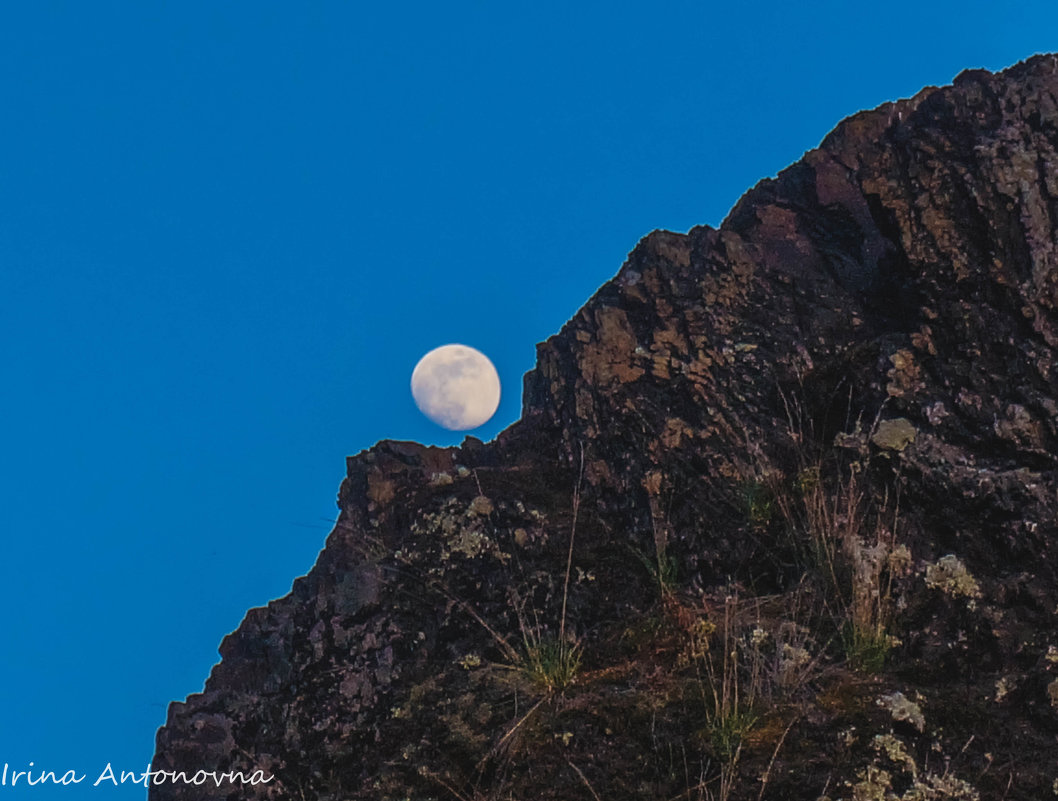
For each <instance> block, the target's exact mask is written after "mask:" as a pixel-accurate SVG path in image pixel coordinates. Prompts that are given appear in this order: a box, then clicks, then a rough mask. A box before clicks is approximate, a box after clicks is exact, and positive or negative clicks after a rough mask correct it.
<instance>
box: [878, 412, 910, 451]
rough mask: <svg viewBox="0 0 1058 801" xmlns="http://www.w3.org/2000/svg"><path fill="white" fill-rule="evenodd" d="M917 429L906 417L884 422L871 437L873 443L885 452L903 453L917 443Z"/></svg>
mask: <svg viewBox="0 0 1058 801" xmlns="http://www.w3.org/2000/svg"><path fill="white" fill-rule="evenodd" d="M917 433H918V432H917V431H915V427H914V426H913V425H911V421H910V420H908V419H907V418H906V417H897V418H896V419H895V420H882V421H881V422H880V423H878V428H877V430H876V431H875V432H874V434H873V435H872V436H871V442H873V443H874V444H875V445H877V446H878V447H879V448H882V449H883V450H889V451H902V450H904V448H906V447H907V446H908V445H910V444H911V443H912V442H914V441H915V435H916V434H917Z"/></svg>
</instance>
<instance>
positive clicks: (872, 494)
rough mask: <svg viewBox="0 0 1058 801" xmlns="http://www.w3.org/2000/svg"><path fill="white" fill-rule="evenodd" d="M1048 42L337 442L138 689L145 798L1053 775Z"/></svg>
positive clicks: (639, 794)
mask: <svg viewBox="0 0 1058 801" xmlns="http://www.w3.org/2000/svg"><path fill="white" fill-rule="evenodd" d="M1056 423H1058V58H1056V57H1054V56H1038V57H1035V58H1032V59H1030V60H1028V61H1026V62H1024V63H1021V64H1018V65H1017V66H1015V67H1013V68H1011V69H1009V70H1006V71H1004V72H1002V73H999V74H991V73H988V72H985V71H980V70H977V71H969V72H965V73H963V74H961V75H959V76H958V77H957V78H956V79H955V81H954V83H953V85H952V86H949V87H945V88H941V89H936V88H928V89H925V90H923V91H921V92H920V93H919V94H917V95H916V96H915V97H913V98H911V99H908V100H901V101H899V102H895V103H889V104H886V105H883V106H881V107H879V108H877V109H875V110H873V111H867V112H863V113H860V114H857V115H855V116H853V117H851V118H849V119H847V120H845V121H843V122H842V123H841V124H840V125H838V127H837V128H836V129H835V130H834V131H833V132H832V133H831V134H830V135H828V136H827V137H826V139H825V140H824V141H823V142H822V144H821V145H820V146H819V148H818V149H816V150H813V151H811V152H809V153H807V154H806V155H805V156H804V158H803V159H802V160H801V161H799V162H798V163H796V164H794V165H793V166H791V167H790V168H788V169H786V170H784V171H783V172H782V173H780V174H779V175H778V177H777V178H775V179H774V180H765V181H762V182H761V183H760V184H758V185H757V186H756V187H754V188H753V189H752V190H751V191H750V192H748V193H747V194H746V195H745V196H744V197H743V198H742V199H741V200H740V201H739V202H738V204H737V205H736V206H735V207H734V209H733V210H732V212H731V213H730V215H729V216H728V218H727V219H726V220H725V221H724V223H723V224H722V225H721V226H720V228H719V229H713V228H709V227H705V226H703V227H700V228H695V229H693V230H691V231H690V232H688V233H686V234H678V233H671V232H665V231H656V232H654V233H651V234H650V235H648V236H647V237H645V238H644V239H643V240H642V241H641V242H640V243H639V244H638V245H637V246H636V248H635V249H634V250H633V251H632V253H631V254H630V255H629V257H628V260H627V262H626V263H625V264H624V265H623V266H622V267H621V269H620V271H619V272H618V274H617V275H616V277H615V278H614V279H613V280H612V281H610V282H608V283H607V284H606V285H604V286H603V287H602V288H601V289H600V290H599V291H598V292H597V293H596V295H595V296H594V297H593V298H592V299H591V300H590V301H589V302H588V303H587V304H586V305H585V306H584V307H583V308H582V309H581V310H580V311H579V312H577V313H576V315H575V316H574V317H573V318H572V320H570V321H569V322H568V323H567V324H566V325H565V326H564V327H563V329H562V331H561V332H560V333H559V334H557V335H556V336H554V337H552V338H551V339H550V340H548V341H547V342H546V343H544V344H542V345H540V346H539V348H538V359H537V365H536V367H535V369H533V370H532V371H531V372H530V373H529V374H528V375H527V376H526V378H525V388H524V411H523V415H522V419H521V420H520V421H519V422H517V423H516V424H514V425H513V426H511V427H510V428H509V429H507V430H506V431H504V432H503V433H502V434H501V435H500V436H499V437H498V438H497V439H496V440H495V441H493V442H490V443H481V442H479V441H477V440H474V439H472V438H468V439H467V440H466V441H465V442H464V444H463V445H462V447H459V448H447V449H445V448H428V447H423V446H420V445H417V444H414V443H401V442H382V443H379V444H378V445H377V446H375V447H374V448H372V449H370V450H368V451H365V452H363V453H360V454H358V455H357V456H354V457H351V458H350V459H349V460H348V476H347V478H346V479H345V481H344V482H343V483H342V487H341V491H340V494H339V506H340V509H341V515H340V517H339V519H338V523H337V525H336V527H335V529H334V530H333V532H332V533H331V534H330V536H329V538H328V540H327V543H326V547H325V548H324V549H323V551H322V552H321V553H320V556H319V560H318V562H317V564H316V565H315V567H314V568H313V569H312V571H311V572H310V573H309V574H308V575H307V576H305V577H302V578H299V579H297V580H296V581H295V582H294V586H293V590H292V592H291V593H290V594H289V595H288V596H286V597H285V598H282V599H280V600H277V601H274V602H272V603H271V604H269V605H268V606H267V607H265V608H260V609H253V610H251V611H250V612H249V613H248V614H247V616H246V619H245V620H244V621H243V623H242V625H241V626H240V627H239V629H238V630H237V631H236V632H234V633H233V634H231V635H230V636H228V637H227V638H225V640H224V642H223V643H222V644H221V647H220V653H221V657H222V659H221V661H220V662H219V663H218V664H217V665H216V666H215V668H214V669H213V672H212V674H211V675H210V677H209V679H208V681H207V683H206V686H205V691H204V692H203V693H201V694H197V695H193V696H191V697H189V698H188V699H187V700H186V701H184V702H176V703H173V704H172V705H171V706H170V709H169V713H168V719H167V722H166V725H165V726H164V727H163V728H162V729H161V730H160V731H159V732H158V738H157V753H156V756H155V759H154V763H153V765H154V769H155V770H164V771H180V770H184V771H187V772H188V774H189V775H190V774H193V773H194V772H195V771H198V770H207V771H208V770H218V771H221V770H235V769H242V770H246V771H251V770H255V769H260V770H262V771H264V772H266V773H268V774H273V775H274V776H275V778H274V780H273V781H271V782H269V783H267V784H256V785H249V784H242V783H239V782H236V783H234V784H233V783H231V782H227V783H223V784H222V786H221V787H219V788H218V787H216V786H210V785H204V784H200V785H198V786H194V785H185V784H183V783H182V781H177V782H175V783H174V782H173V781H165V782H164V783H162V784H159V785H157V786H155V787H153V788H152V789H151V792H150V798H151V799H154V801H162V800H163V799H205V798H210V799H212V798H218V799H220V798H224V799H244V798H245V799H250V798H253V799H258V798H260V799H266V798H267V799H335V801H337V800H338V799H342V800H343V801H344V800H347V799H394V801H395V800H396V799H420V800H423V801H425V799H438V800H440V799H464V800H470V799H473V800H474V801H478V800H479V799H565V800H569V799H608V801H609V800H611V799H643V798H658V799H711V798H717V799H721V798H731V799H751V798H752V799H760V798H764V799H806V801H808V800H811V801H815V799H819V798H830V799H835V800H836V799H847V800H850V801H851V800H852V799H875V798H877V799H890V798H900V799H941V798H945V799H946V798H951V799H971V798H978V797H980V798H984V799H989V798H995V799H998V798H1006V799H1042V798H1049V797H1052V795H1053V792H1058V742H1056V737H1058V625H1056V624H1058V548H1056V544H1058V522H1056V512H1058V470H1056V467H1058V458H1056V456H1058V425H1056Z"/></svg>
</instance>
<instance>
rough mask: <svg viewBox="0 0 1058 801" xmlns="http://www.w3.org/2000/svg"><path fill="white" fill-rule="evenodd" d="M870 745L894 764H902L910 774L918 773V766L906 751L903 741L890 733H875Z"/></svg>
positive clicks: (915, 774)
mask: <svg viewBox="0 0 1058 801" xmlns="http://www.w3.org/2000/svg"><path fill="white" fill-rule="evenodd" d="M871 747H872V748H873V749H874V750H875V751H878V752H879V753H882V752H884V753H885V755H886V757H888V758H889V761H890V762H892V763H893V764H896V765H904V766H905V767H906V769H907V771H908V772H909V773H910V774H911V775H912V776H917V775H918V766H917V765H916V764H915V760H914V759H913V758H912V757H911V755H910V754H909V753H907V749H905V748H904V743H903V741H902V740H900V739H899V738H897V737H894V736H893V735H892V734H876V735H874V741H873V742H872V743H871Z"/></svg>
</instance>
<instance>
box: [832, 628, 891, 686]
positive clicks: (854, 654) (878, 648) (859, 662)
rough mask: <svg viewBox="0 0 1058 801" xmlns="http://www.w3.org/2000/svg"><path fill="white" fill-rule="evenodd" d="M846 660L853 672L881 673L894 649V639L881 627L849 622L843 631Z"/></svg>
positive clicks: (842, 642) (842, 639)
mask: <svg viewBox="0 0 1058 801" xmlns="http://www.w3.org/2000/svg"><path fill="white" fill-rule="evenodd" d="M841 644H842V647H843V649H844V651H845V659H846V660H847V661H848V663H849V666H850V667H851V668H852V669H853V670H859V671H863V672H864V673H880V672H881V670H882V668H884V667H885V660H886V657H888V656H889V651H890V650H891V649H892V639H891V638H890V637H889V635H888V634H886V633H885V629H884V628H882V627H880V626H861V625H857V624H856V623H855V622H854V621H851V620H850V621H848V622H847V623H846V624H845V626H844V628H842V630H841Z"/></svg>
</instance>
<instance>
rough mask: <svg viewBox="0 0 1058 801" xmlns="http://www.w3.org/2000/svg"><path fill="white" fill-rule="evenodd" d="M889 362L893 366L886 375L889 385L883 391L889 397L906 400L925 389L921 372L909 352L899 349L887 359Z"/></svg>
mask: <svg viewBox="0 0 1058 801" xmlns="http://www.w3.org/2000/svg"><path fill="white" fill-rule="evenodd" d="M889 361H890V363H891V364H892V365H893V366H892V368H891V369H890V370H889V372H888V374H887V375H888V377H889V383H888V384H887V385H886V388H885V389H886V392H888V393H889V395H890V396H891V397H894V398H906V397H909V396H911V395H913V394H915V393H916V392H918V391H919V390H920V389H922V388H923V387H925V384H924V383H923V381H922V371H921V370H920V369H919V366H918V365H917V364H916V363H915V356H914V354H913V353H912V352H911V351H909V350H907V349H906V348H901V349H900V350H898V351H897V352H896V353H894V354H892V355H891V356H890V357H889Z"/></svg>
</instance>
